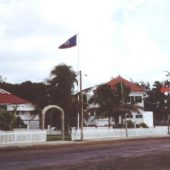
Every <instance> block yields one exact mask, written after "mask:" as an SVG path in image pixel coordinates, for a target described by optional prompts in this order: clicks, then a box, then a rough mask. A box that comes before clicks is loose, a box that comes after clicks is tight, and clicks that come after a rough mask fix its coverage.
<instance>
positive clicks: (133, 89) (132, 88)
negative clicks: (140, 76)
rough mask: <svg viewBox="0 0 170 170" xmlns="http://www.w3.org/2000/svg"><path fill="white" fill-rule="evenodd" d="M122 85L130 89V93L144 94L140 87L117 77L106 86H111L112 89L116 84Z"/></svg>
mask: <svg viewBox="0 0 170 170" xmlns="http://www.w3.org/2000/svg"><path fill="white" fill-rule="evenodd" d="M121 82H122V83H123V84H124V85H125V86H127V87H129V88H130V91H131V92H144V89H143V88H142V87H140V86H138V85H137V84H136V83H133V82H130V81H128V80H126V79H124V78H123V77H121V76H118V77H116V78H114V79H112V80H111V81H109V82H108V84H110V85H111V87H112V88H113V87H114V86H115V85H117V84H118V83H121Z"/></svg>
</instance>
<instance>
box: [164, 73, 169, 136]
mask: <svg viewBox="0 0 170 170" xmlns="http://www.w3.org/2000/svg"><path fill="white" fill-rule="evenodd" d="M165 72H167V75H166V76H167V77H168V99H167V101H166V103H167V105H168V104H169V103H168V101H169V97H170V83H169V77H170V71H165ZM168 111H169V109H168V107H167V119H168V134H170V128H169V116H170V115H169V113H168Z"/></svg>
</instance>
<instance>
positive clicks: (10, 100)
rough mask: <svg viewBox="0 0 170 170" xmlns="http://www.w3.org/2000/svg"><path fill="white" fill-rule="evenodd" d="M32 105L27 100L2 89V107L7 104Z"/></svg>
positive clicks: (0, 94)
mask: <svg viewBox="0 0 170 170" xmlns="http://www.w3.org/2000/svg"><path fill="white" fill-rule="evenodd" d="M28 103H31V102H29V101H27V100H24V99H22V98H20V97H17V96H15V95H13V94H11V93H9V92H7V91H5V90H3V89H0V105H6V104H28Z"/></svg>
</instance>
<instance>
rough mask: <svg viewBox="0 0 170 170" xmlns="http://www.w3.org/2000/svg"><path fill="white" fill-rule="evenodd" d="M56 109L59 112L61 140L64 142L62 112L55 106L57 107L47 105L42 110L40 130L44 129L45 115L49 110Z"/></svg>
mask: <svg viewBox="0 0 170 170" xmlns="http://www.w3.org/2000/svg"><path fill="white" fill-rule="evenodd" d="M52 108H54V109H57V110H59V111H60V112H61V130H62V140H64V110H63V109H62V108H61V107H59V106H57V105H48V106H46V107H45V108H44V109H43V110H42V114H41V122H42V129H44V127H45V114H46V112H47V111H48V110H49V109H52Z"/></svg>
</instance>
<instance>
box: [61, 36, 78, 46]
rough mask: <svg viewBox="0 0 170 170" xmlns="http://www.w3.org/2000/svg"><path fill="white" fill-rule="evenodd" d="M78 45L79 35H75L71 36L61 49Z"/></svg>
mask: <svg viewBox="0 0 170 170" xmlns="http://www.w3.org/2000/svg"><path fill="white" fill-rule="evenodd" d="M76 45H77V35H74V36H73V37H71V38H69V39H68V40H67V41H66V42H65V43H63V44H62V45H60V46H59V47H58V48H59V49H65V48H71V47H74V46H76Z"/></svg>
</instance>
